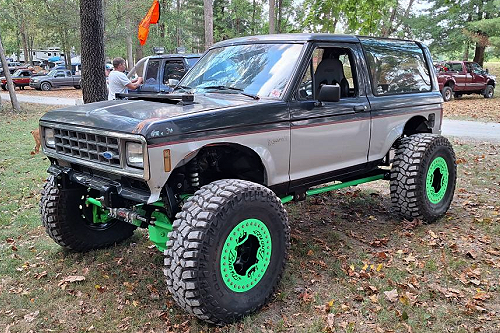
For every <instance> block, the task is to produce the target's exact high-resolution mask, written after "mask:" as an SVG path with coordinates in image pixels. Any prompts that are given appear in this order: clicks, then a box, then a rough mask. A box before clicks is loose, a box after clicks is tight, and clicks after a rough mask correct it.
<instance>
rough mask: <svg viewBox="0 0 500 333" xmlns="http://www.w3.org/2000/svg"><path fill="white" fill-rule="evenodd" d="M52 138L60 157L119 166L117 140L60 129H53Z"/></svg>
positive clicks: (118, 145) (118, 144)
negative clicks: (64, 156)
mask: <svg viewBox="0 0 500 333" xmlns="http://www.w3.org/2000/svg"><path fill="white" fill-rule="evenodd" d="M54 137H55V143H56V145H55V149H56V152H57V153H59V154H61V155H66V156H72V157H77V158H81V159H84V160H87V161H92V162H98V163H101V164H105V165H111V166H116V167H119V166H120V155H121V151H120V150H121V149H120V142H119V139H117V138H114V137H110V136H106V135H100V134H93V133H86V132H79V131H76V130H68V129H60V128H54ZM105 156H106V157H105Z"/></svg>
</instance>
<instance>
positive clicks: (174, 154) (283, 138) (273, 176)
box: [148, 128, 290, 202]
mask: <svg viewBox="0 0 500 333" xmlns="http://www.w3.org/2000/svg"><path fill="white" fill-rule="evenodd" d="M213 144H217V145H221V144H228V145H234V144H237V145H241V146H243V147H247V148H249V149H251V150H252V151H254V152H255V153H256V154H257V155H258V156H259V157H260V159H261V162H262V164H263V165H264V168H265V172H266V175H267V183H266V184H265V185H266V186H271V185H275V184H280V183H285V182H288V181H289V174H288V170H289V159H290V129H289V128H286V129H282V130H276V131H269V132H259V133H250V134H244V135H234V136H232V137H231V140H230V142H229V141H228V140H227V138H213V139H210V138H208V139H204V140H198V141H190V142H179V143H171V144H168V143H166V144H161V145H149V146H148V157H149V168H150V179H149V180H148V185H149V188H150V190H151V197H150V198H149V200H148V202H155V201H157V200H158V199H159V197H160V192H161V190H162V188H163V187H164V186H165V184H166V182H167V180H168V178H169V177H170V175H171V174H172V171H173V170H175V167H178V166H182V165H184V164H186V163H187V162H189V161H190V160H191V159H192V158H193V157H194V156H196V154H197V153H198V151H199V150H200V149H202V148H203V147H205V146H208V145H213ZM166 149H169V150H170V165H171V170H170V171H165V165H164V150H166Z"/></svg>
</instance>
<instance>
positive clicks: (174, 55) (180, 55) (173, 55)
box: [149, 53, 201, 59]
mask: <svg viewBox="0 0 500 333" xmlns="http://www.w3.org/2000/svg"><path fill="white" fill-rule="evenodd" d="M199 57H201V54H196V53H189V54H186V53H171V54H155V55H152V56H149V58H150V59H168V58H199Z"/></svg>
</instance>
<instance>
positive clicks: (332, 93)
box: [318, 84, 340, 102]
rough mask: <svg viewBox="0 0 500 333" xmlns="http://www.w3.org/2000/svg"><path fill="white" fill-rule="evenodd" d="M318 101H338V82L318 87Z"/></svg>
mask: <svg viewBox="0 0 500 333" xmlns="http://www.w3.org/2000/svg"><path fill="white" fill-rule="evenodd" d="M318 101H320V102H338V101H340V86H339V85H338V84H335V85H328V84H324V85H322V86H321V88H319V94H318Z"/></svg>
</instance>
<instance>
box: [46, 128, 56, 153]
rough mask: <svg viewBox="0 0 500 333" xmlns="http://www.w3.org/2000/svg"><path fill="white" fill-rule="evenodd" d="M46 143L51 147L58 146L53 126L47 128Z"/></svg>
mask: <svg viewBox="0 0 500 333" xmlns="http://www.w3.org/2000/svg"><path fill="white" fill-rule="evenodd" d="M44 131H45V133H44V137H45V145H46V146H47V147H50V148H54V147H55V146H56V139H55V137H54V129H52V128H45V130H44Z"/></svg>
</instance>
